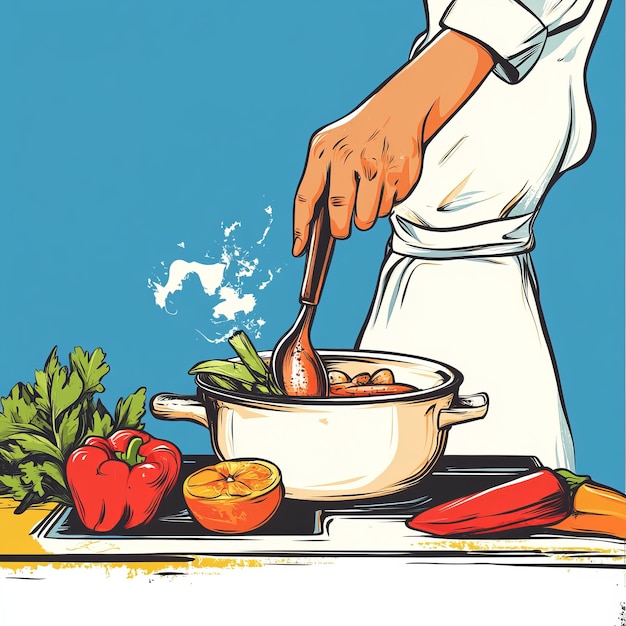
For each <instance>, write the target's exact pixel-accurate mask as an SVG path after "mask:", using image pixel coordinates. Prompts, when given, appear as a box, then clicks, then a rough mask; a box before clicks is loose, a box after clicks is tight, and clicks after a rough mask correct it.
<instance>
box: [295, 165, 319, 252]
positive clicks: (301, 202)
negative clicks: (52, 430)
mask: <svg viewBox="0 0 626 626" xmlns="http://www.w3.org/2000/svg"><path fill="white" fill-rule="evenodd" d="M326 178H327V164H326V162H325V161H324V162H322V161H321V160H320V159H319V158H313V159H311V158H310V159H309V160H308V161H307V164H306V167H305V170H304V174H303V175H302V180H301V181H300V185H299V186H298V191H297V192H296V197H295V200H294V207H293V249H292V253H293V255H294V256H300V255H301V254H302V253H303V252H304V250H305V249H306V246H307V243H308V241H309V224H310V223H311V220H312V219H313V214H314V211H315V204H316V203H317V201H318V200H319V198H320V196H321V195H322V193H323V191H324V187H326Z"/></svg>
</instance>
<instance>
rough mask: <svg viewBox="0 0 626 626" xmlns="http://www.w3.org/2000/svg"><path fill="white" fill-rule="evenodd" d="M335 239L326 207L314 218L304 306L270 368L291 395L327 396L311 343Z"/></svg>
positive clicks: (321, 368) (322, 370) (302, 297)
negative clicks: (312, 327)
mask: <svg viewBox="0 0 626 626" xmlns="http://www.w3.org/2000/svg"><path fill="white" fill-rule="evenodd" d="M334 243H335V240H334V238H333V236H332V235H331V232H330V216H329V214H328V211H327V210H325V209H324V208H323V207H320V208H319V209H318V212H317V215H316V217H315V218H314V221H313V224H312V229H311V237H310V239H309V245H308V250H307V259H306V265H305V267H304V278H303V281H302V290H301V292H300V303H301V304H302V307H301V309H300V312H299V314H298V317H297V318H296V321H295V322H294V324H293V326H292V327H291V328H290V329H289V330H288V331H287V332H286V333H285V334H284V335H283V337H282V338H281V339H280V340H279V341H278V343H277V344H276V347H275V348H274V350H273V352H272V358H271V362H270V368H271V371H272V375H273V376H274V380H275V381H276V383H277V384H278V386H279V387H280V388H281V389H282V390H283V391H284V392H285V393H286V394H287V395H288V396H311V397H318V398H319V397H323V396H327V395H328V389H329V385H328V376H327V374H326V368H325V367H324V363H323V361H322V359H321V358H320V356H319V354H317V352H316V350H315V348H314V347H313V344H312V343H311V326H312V324H313V318H314V317H315V311H316V307H317V304H318V302H319V299H320V295H321V292H322V287H323V284H324V280H325V278H326V274H327V272H328V266H329V264H330V259H331V257H332V254H333V248H334Z"/></svg>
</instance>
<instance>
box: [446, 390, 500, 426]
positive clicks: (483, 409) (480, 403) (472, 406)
mask: <svg viewBox="0 0 626 626" xmlns="http://www.w3.org/2000/svg"><path fill="white" fill-rule="evenodd" d="M488 407H489V397H488V396H487V394H486V393H476V394H473V395H471V396H459V397H458V399H457V401H456V402H455V403H454V404H453V405H452V406H451V407H450V408H449V409H442V410H441V411H440V412H439V428H447V427H448V426H454V424H462V423H463V422H471V421H473V420H480V419H482V418H483V417H485V415H487V408H488Z"/></svg>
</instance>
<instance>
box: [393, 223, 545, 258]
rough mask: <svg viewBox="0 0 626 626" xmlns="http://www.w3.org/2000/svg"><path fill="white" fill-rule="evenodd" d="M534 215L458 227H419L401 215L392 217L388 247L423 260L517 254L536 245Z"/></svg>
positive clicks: (398, 252) (527, 250)
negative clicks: (391, 229) (391, 231)
mask: <svg viewBox="0 0 626 626" xmlns="http://www.w3.org/2000/svg"><path fill="white" fill-rule="evenodd" d="M533 220H534V214H533V213H531V214H529V215H521V216H518V217H510V218H503V219H499V220H494V221H491V222H483V223H480V224H472V225H470V226H463V227H459V228H445V229H442V228H440V229H433V228H424V227H423V226H417V225H416V224H413V223H411V222H409V221H407V220H406V219H404V218H402V217H401V216H399V215H397V214H395V215H392V217H391V224H392V227H393V234H392V236H391V239H390V241H389V243H388V249H390V250H391V251H393V252H395V253H397V254H401V255H403V256H411V257H417V258H423V259H466V258H474V257H492V256H503V255H507V256H508V255H517V254H524V253H526V252H529V251H530V250H532V248H533V247H534V242H535V240H534V236H533V232H532V223H533Z"/></svg>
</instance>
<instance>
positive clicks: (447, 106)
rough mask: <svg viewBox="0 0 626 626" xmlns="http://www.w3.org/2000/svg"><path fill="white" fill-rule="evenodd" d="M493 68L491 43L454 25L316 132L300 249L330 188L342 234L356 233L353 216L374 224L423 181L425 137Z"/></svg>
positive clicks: (300, 208) (304, 183)
mask: <svg viewBox="0 0 626 626" xmlns="http://www.w3.org/2000/svg"><path fill="white" fill-rule="evenodd" d="M492 68H493V61H492V59H491V56H490V54H489V52H488V51H487V50H486V49H485V48H484V47H483V46H481V45H480V44H479V43H477V42H476V41H474V40H473V39H471V38H469V37H467V36H465V35H462V34H459V33H457V32H456V31H452V30H450V31H446V32H444V33H443V34H441V35H440V36H439V37H437V38H436V39H435V40H434V41H433V42H432V43H431V44H430V45H429V46H428V47H427V48H426V49H424V51H423V52H421V53H420V54H418V55H417V56H416V57H415V58H414V59H412V60H411V61H410V62H409V63H407V64H406V65H404V66H403V67H402V68H401V69H400V70H398V72H396V73H395V74H394V75H393V76H391V77H390V78H389V80H387V81H386V82H385V83H384V84H383V85H381V86H380V87H379V88H378V89H377V90H376V91H375V92H374V93H373V94H372V95H371V96H370V97H369V98H367V99H366V100H365V101H364V102H363V103H362V104H360V105H359V106H358V107H357V108H356V109H355V110H354V111H352V113H350V114H349V115H347V116H346V117H344V118H342V119H340V120H338V121H337V122H334V123H333V124H330V125H329V126H326V127H325V128H323V129H321V130H320V131H318V132H317V133H315V134H314V135H313V137H312V138H311V143H310V146H309V153H308V155H307V162H306V165H305V169H304V173H303V176H302V179H301V181H300V185H299V187H298V191H297V193H296V197H295V201H294V247H293V253H294V254H295V255H296V256H297V255H299V254H301V253H302V252H303V251H304V249H305V247H306V245H307V242H308V238H309V224H310V222H311V220H312V219H313V217H314V212H315V206H316V203H317V201H318V200H319V199H320V198H321V197H322V194H323V192H324V190H327V194H328V195H327V210H328V212H329V214H330V219H331V232H332V235H333V236H334V237H336V238H338V239H343V238H345V237H348V236H349V234H350V225H351V223H352V222H354V224H355V225H356V227H357V228H359V229H361V230H366V229H368V228H371V226H372V225H373V224H374V222H375V221H376V219H377V218H379V217H384V216H386V215H388V214H389V212H390V211H391V209H392V208H393V206H394V205H395V204H397V203H398V202H401V201H402V200H404V199H405V198H406V197H407V196H408V194H409V193H410V192H411V190H412V189H413V188H414V186H415V185H416V184H417V181H418V179H419V176H420V172H421V165H422V155H423V150H424V144H425V143H426V142H427V141H428V140H429V139H430V138H431V137H432V136H433V135H434V134H435V133H436V132H437V131H438V130H439V129H440V128H441V127H442V126H443V125H444V124H445V123H446V122H447V121H448V120H449V119H450V118H451V117H452V116H453V115H454V113H455V112H456V111H457V110H458V109H459V108H460V107H461V106H462V105H463V103H464V102H465V101H466V100H467V99H468V98H469V97H470V96H471V95H472V93H473V92H474V91H475V90H476V89H477V88H478V86H479V85H480V84H481V82H482V81H483V80H484V79H485V77H486V76H487V74H488V73H489V72H490V70H491V69H492Z"/></svg>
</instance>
